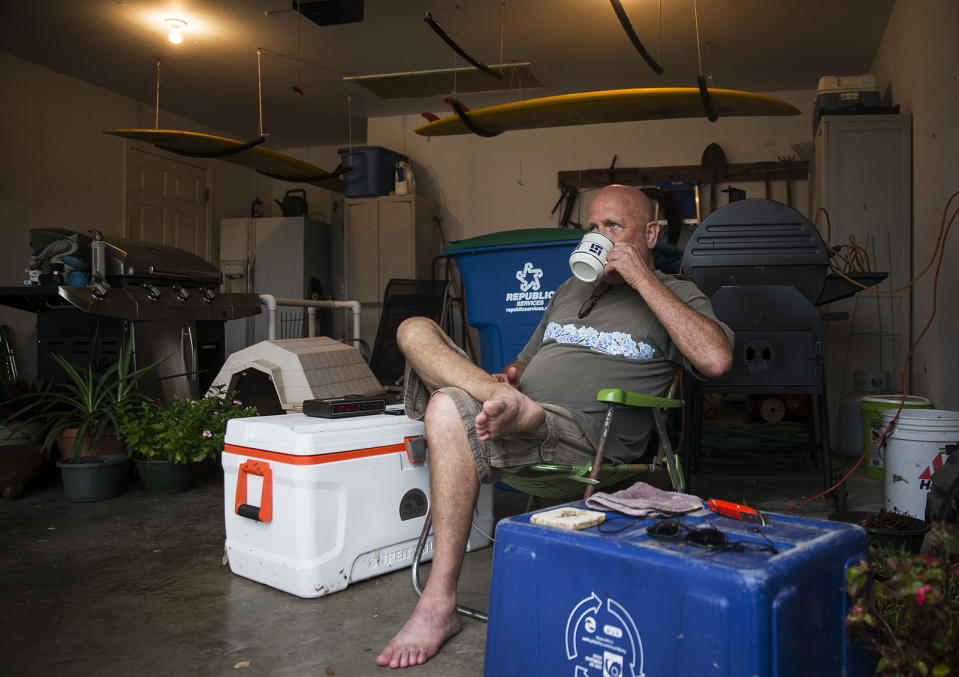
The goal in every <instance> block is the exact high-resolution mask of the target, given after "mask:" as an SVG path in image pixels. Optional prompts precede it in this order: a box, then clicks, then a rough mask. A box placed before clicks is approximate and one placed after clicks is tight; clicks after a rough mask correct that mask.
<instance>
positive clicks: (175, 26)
mask: <svg viewBox="0 0 959 677" xmlns="http://www.w3.org/2000/svg"><path fill="white" fill-rule="evenodd" d="M163 23H165V24H166V25H167V26H169V27H170V35H169V38H170V42H172V43H173V44H174V45H179V44H180V43H181V42H183V35H181V34H180V29H181V28H185V27H186V21H184V20H183V19H164V20H163Z"/></svg>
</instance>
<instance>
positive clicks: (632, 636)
mask: <svg viewBox="0 0 959 677" xmlns="http://www.w3.org/2000/svg"><path fill="white" fill-rule="evenodd" d="M606 610H607V611H609V613H611V614H613V615H614V616H615V617H616V618H618V619H619V622H620V623H621V624H622V625H623V627H624V628H625V629H626V635H627V636H628V637H629V644H630V646H631V647H632V649H633V651H632V660H630V662H629V670H630V672H631V673H632V674H633V677H646V675H645V673H644V672H643V642H642V640H641V639H640V638H639V630H638V629H637V628H636V624H635V623H634V622H633V617H632V616H630V615H629V612H628V611H626V609H624V608H623V606H622V605H621V604H620V603H619V602H617V601H616V600H614V599H613V598H612V597H607V598H606ZM637 656H638V657H639V672H638V673H637V672H636V658H637Z"/></svg>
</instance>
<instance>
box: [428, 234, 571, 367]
mask: <svg viewBox="0 0 959 677" xmlns="http://www.w3.org/2000/svg"><path fill="white" fill-rule="evenodd" d="M583 234H584V232H583V231H582V230H574V229H565V228H525V229H520V230H506V231H500V232H498V233H491V234H489V235H481V236H479V237H472V238H469V239H466V240H457V241H456V242H451V243H450V244H449V245H447V246H446V248H444V249H443V254H444V255H446V256H447V257H449V258H451V259H453V260H454V261H456V266H457V268H459V271H460V277H461V278H462V280H463V287H464V294H465V296H466V316H467V318H468V320H469V323H470V324H471V325H472V326H473V327H476V329H477V330H478V331H479V337H480V364H481V365H482V367H483V369H485V370H486V371H489V372H498V371H501V370H502V369H503V366H504V365H506V364H508V363H510V362H512V361H513V360H515V359H516V356H517V355H518V354H519V352H520V351H521V350H522V349H523V347H524V346H525V345H526V342H527V341H528V340H529V337H530V336H531V335H532V334H533V330H534V329H536V325H538V324H539V321H540V319H542V317H543V311H544V310H546V304H547V303H549V300H550V298H552V296H553V294H554V293H555V291H556V289H557V287H559V286H560V285H561V284H562V283H563V282H564V281H565V280H566V279H567V278H569V277H570V275H571V273H570V270H569V255H570V254H571V253H572V251H573V249H575V248H576V245H577V244H578V243H579V241H580V239H582V237H583Z"/></svg>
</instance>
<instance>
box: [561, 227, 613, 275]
mask: <svg viewBox="0 0 959 677" xmlns="http://www.w3.org/2000/svg"><path fill="white" fill-rule="evenodd" d="M612 248H613V241H612V240H610V239H609V238H608V237H606V236H605V235H603V234H602V233H586V235H584V236H583V239H582V240H580V242H579V244H578V245H577V246H576V249H574V250H573V253H572V254H570V255H569V268H570V270H572V271H573V275H575V276H576V277H578V278H579V279H580V280H582V281H583V282H595V281H596V280H598V279H599V278H601V277H602V276H603V268H605V267H606V255H607V254H609V250H610V249H612Z"/></svg>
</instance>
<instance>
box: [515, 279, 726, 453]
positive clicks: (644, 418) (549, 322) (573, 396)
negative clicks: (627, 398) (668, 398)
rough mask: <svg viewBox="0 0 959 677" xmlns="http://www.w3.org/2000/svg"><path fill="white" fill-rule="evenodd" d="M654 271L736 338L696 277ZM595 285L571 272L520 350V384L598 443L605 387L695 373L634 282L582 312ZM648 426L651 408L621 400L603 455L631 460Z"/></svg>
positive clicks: (641, 387)
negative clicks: (599, 398) (560, 409)
mask: <svg viewBox="0 0 959 677" xmlns="http://www.w3.org/2000/svg"><path fill="white" fill-rule="evenodd" d="M656 277H657V278H658V279H659V280H660V282H662V283H663V284H664V285H666V287H667V288H668V289H669V290H670V291H672V292H673V293H674V294H676V296H678V297H679V299H680V300H682V301H683V302H684V303H685V304H686V305H687V306H689V307H690V308H692V309H693V310H695V311H697V312H699V313H701V314H702V315H704V316H706V317H708V318H709V319H711V320H713V321H714V322H716V324H717V325H719V327H720V328H721V329H722V330H723V332H725V334H726V335H727V336H728V337H729V340H730V341H732V340H733V332H732V330H731V329H730V328H729V327H727V326H726V325H725V324H723V323H722V322H720V321H719V320H717V319H716V316H715V315H714V314H713V309H712V306H711V305H710V303H709V299H708V298H706V295H705V294H703V293H702V292H701V291H700V290H699V288H698V287H697V286H696V285H695V284H694V283H693V282H691V281H689V280H680V279H677V278H675V277H673V276H671V275H667V274H665V273H661V272H660V271H658V270H657V271H656ZM596 287H597V284H596V283H594V284H587V283H585V282H581V281H580V280H578V279H576V278H574V277H573V278H570V279H568V280H567V281H566V282H564V283H563V284H562V285H561V286H560V287H559V289H557V290H556V293H555V294H554V295H553V298H552V299H551V300H550V302H549V305H548V306H547V308H546V311H545V312H544V313H543V319H542V320H541V321H540V323H539V326H538V327H537V328H536V331H535V332H534V333H533V336H532V337H531V338H530V340H529V342H528V343H527V344H526V347H525V348H523V350H522V352H521V353H520V354H519V360H520V362H523V363H524V364H526V370H525V371H524V373H523V377H522V379H521V381H520V390H521V391H522V392H523V393H524V394H526V395H528V396H529V397H530V398H532V399H533V400H535V401H537V402H544V403H549V404H556V405H559V406H561V407H564V408H566V409H569V410H570V411H571V412H572V414H573V416H574V417H575V418H576V421H577V423H579V425H580V427H581V428H582V429H583V431H584V432H585V433H586V435H587V437H588V438H589V439H590V441H591V442H592V443H593V445H594V446H595V445H597V444H598V443H599V437H600V434H601V431H602V426H603V419H604V417H605V414H606V405H605V404H604V403H602V402H597V401H596V394H597V393H598V392H599V390H600V389H602V388H622V389H623V390H628V391H632V392H637V393H645V394H648V395H662V394H663V393H664V392H665V391H666V388H667V387H668V386H669V384H670V382H671V381H672V380H673V376H675V374H676V370H677V368H678V367H679V366H682V367H683V368H686V369H690V370H692V371H693V372H694V373H696V370H695V368H694V367H693V366H692V365H691V363H690V362H689V360H688V359H687V358H686V356H685V355H683V354H682V352H680V350H679V348H678V347H676V345H675V344H674V343H673V341H672V339H671V338H670V336H669V334H668V333H667V331H666V328H665V327H663V325H662V324H661V323H660V322H659V320H658V319H656V316H655V315H654V314H653V311H652V310H650V308H649V306H648V305H647V304H646V301H645V300H643V297H642V296H640V295H639V293H638V292H637V291H636V290H635V289H633V288H632V287H630V286H629V285H626V284H622V285H616V286H613V287H610V288H609V289H608V290H607V291H606V292H605V293H604V294H603V296H602V297H601V298H600V299H599V301H598V302H597V303H596V305H595V306H594V307H593V309H592V310H591V311H590V313H589V315H587V316H586V317H584V318H583V319H579V318H578V317H577V315H578V313H579V310H580V308H581V307H582V305H583V303H584V302H585V301H586V300H587V299H589V297H590V295H591V294H592V293H593V290H594V289H595V288H596ZM651 427H652V415H651V414H650V412H649V411H648V410H646V409H643V408H639V407H620V408H619V409H618V410H617V412H616V416H615V417H614V419H613V428H612V433H613V434H612V435H611V436H610V438H609V440H608V441H607V446H606V451H605V453H604V456H605V457H606V458H609V459H612V460H616V461H622V462H630V461H634V460H635V459H636V458H637V457H638V456H639V455H640V454H641V453H642V451H643V450H644V449H645V447H646V440H647V439H648V437H649V432H650V429H651Z"/></svg>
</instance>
